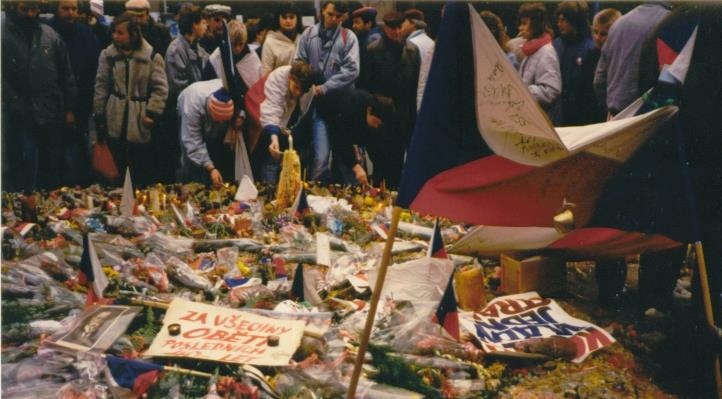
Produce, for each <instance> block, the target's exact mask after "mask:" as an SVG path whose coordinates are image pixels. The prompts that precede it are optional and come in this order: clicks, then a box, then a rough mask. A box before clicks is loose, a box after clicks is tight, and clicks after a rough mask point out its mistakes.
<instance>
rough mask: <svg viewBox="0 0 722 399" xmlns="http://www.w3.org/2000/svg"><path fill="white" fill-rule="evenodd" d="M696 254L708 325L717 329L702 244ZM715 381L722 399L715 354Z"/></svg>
mask: <svg viewBox="0 0 722 399" xmlns="http://www.w3.org/2000/svg"><path fill="white" fill-rule="evenodd" d="M694 249H695V254H696V255H697V256H696V257H697V269H698V272H699V282H700V286H701V287H702V299H703V302H704V313H705V316H707V323H708V324H709V325H710V326H712V327H716V324H715V323H714V312H712V298H711V296H710V292H709V281H708V279H707V265H706V262H705V260H704V249H703V248H702V242H701V241H697V242H695V243H694ZM714 381H715V385H716V387H717V397H718V398H720V399H722V372H720V361H719V354H715V358H714Z"/></svg>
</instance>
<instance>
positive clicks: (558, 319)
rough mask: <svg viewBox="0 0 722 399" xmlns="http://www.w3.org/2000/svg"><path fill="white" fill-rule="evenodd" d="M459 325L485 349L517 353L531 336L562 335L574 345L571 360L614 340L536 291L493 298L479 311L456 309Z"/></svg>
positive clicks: (580, 359)
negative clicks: (521, 344)
mask: <svg viewBox="0 0 722 399" xmlns="http://www.w3.org/2000/svg"><path fill="white" fill-rule="evenodd" d="M459 322H460V323H461V326H462V328H464V329H465V330H467V331H469V332H471V333H472V334H474V336H476V338H478V339H479V341H480V342H481V344H482V349H484V350H485V351H486V352H491V353H498V352H508V353H520V352H519V351H517V349H515V347H516V344H517V343H519V342H522V341H526V340H532V339H535V338H549V337H563V338H567V339H569V341H570V343H573V344H574V346H575V347H576V354H575V356H574V359H573V361H574V362H575V363H579V362H581V361H583V360H584V359H585V358H586V357H587V356H588V355H589V354H590V353H592V352H594V351H596V350H598V349H601V348H603V347H605V346H608V345H611V344H612V343H614V338H613V337H612V336H611V335H609V333H607V332H606V331H605V330H604V329H602V328H599V327H597V326H595V325H594V324H592V323H589V322H587V321H584V320H579V319H575V318H574V317H571V316H569V314H567V313H566V312H565V311H564V310H563V309H562V308H561V307H559V305H558V304H557V303H556V302H554V301H553V300H551V299H545V298H541V297H540V296H539V294H537V293H536V292H526V293H523V294H516V295H507V296H502V297H498V298H495V299H494V300H493V301H491V302H489V304H488V305H486V306H485V307H484V308H483V309H482V310H481V311H479V312H460V313H459Z"/></svg>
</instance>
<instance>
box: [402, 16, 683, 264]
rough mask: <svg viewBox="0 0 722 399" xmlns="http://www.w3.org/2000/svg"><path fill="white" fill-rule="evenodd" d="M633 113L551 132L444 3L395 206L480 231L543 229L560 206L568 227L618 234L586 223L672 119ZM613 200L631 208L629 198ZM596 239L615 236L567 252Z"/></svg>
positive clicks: (484, 43) (509, 72) (471, 21)
mask: <svg viewBox="0 0 722 399" xmlns="http://www.w3.org/2000/svg"><path fill="white" fill-rule="evenodd" d="M469 54H472V57H469ZM469 82H474V84H473V85H472V84H469ZM643 105H645V102H644V101H643V100H642V99H640V100H638V101H637V102H635V103H634V104H633V105H631V106H630V108H628V109H627V110H625V111H624V112H623V113H621V114H620V115H619V116H618V117H617V118H615V119H614V120H612V121H609V122H605V123H599V124H594V125H588V126H573V127H562V128H554V127H552V125H551V124H550V123H549V121H548V119H547V117H546V115H545V114H544V113H543V111H542V110H541V109H540V108H539V107H538V105H537V104H536V102H535V101H534V100H533V98H532V97H531V95H530V93H529V91H528V89H527V88H526V85H525V84H524V83H523V82H522V81H521V79H520V78H519V76H518V74H517V73H516V72H515V70H514V69H513V67H512V66H511V64H510V63H509V61H508V60H507V59H506V56H505V54H504V53H503V51H502V50H501V49H500V48H499V46H498V44H496V41H495V39H494V38H493V36H492V35H491V33H490V32H489V31H488V28H486V26H485V25H484V23H483V21H482V20H481V18H480V17H479V15H478V13H476V12H475V11H473V8H471V7H470V6H469V5H466V4H458V3H449V4H448V5H447V6H446V8H445V13H444V17H443V20H442V24H441V29H440V32H439V37H438V40H437V45H436V51H435V53H434V59H433V62H432V66H431V71H430V73H429V78H428V82H427V86H426V92H425V95H424V97H423V100H422V105H421V109H420V112H419V116H418V120H417V123H416V127H415V130H414V134H413V136H412V139H411V143H410V145H409V150H408V154H407V160H406V165H405V167H404V172H403V176H402V180H401V187H400V190H399V196H398V200H397V205H399V206H401V207H405V208H410V209H413V210H415V211H418V212H420V213H422V214H433V215H437V216H442V217H445V218H448V219H452V220H457V221H463V222H467V223H474V224H478V225H484V226H504V227H519V228H527V227H532V226H533V227H539V228H552V227H553V219H554V216H555V215H556V214H557V213H558V212H559V211H560V209H561V208H562V206H563V204H565V203H567V202H569V203H574V204H575V208H574V217H575V227H583V226H586V225H596V226H608V227H618V226H617V225H615V224H604V223H601V224H600V223H592V224H590V222H591V221H592V220H593V217H594V216H595V208H596V206H597V200H598V198H599V197H600V195H602V193H603V192H605V191H608V190H607V189H606V188H605V184H607V183H608V182H609V181H610V180H612V179H613V178H615V177H616V175H618V174H619V171H620V168H621V167H622V165H623V164H624V163H625V162H627V161H629V160H630V159H631V158H633V157H636V156H637V154H638V153H639V152H640V151H639V150H640V148H641V147H644V146H645V143H646V142H647V141H648V140H649V138H650V137H652V135H653V134H654V133H655V132H656V131H658V130H659V129H660V128H661V127H662V126H664V124H665V123H666V122H667V121H668V120H669V119H670V118H671V117H672V116H673V115H674V114H675V113H676V111H677V108H676V107H674V106H671V105H670V106H661V107H659V108H656V109H654V110H651V111H649V112H646V113H640V110H644V108H642V106H643ZM429 111H432V112H429ZM616 195H617V196H622V197H623V198H625V199H626V201H628V202H634V201H636V200H637V198H636V197H635V193H633V192H629V191H624V192H617V193H616ZM451 204H453V205H451ZM450 205H451V206H450ZM602 222H604V221H603V220H602ZM625 227H626V226H625ZM624 230H628V231H645V232H646V231H648V229H627V228H624ZM600 232H601V233H605V234H607V236H609V235H611V233H624V231H620V230H608V229H596V230H589V231H587V230H586V229H578V230H575V231H573V232H572V233H571V234H572V235H573V239H569V240H567V243H581V242H585V241H588V240H589V239H590V236H589V235H591V237H592V238H593V237H594V236H595V235H596V234H598V233H600ZM617 238H620V237H619V236H617ZM628 239H629V238H627V237H625V240H628ZM630 241H634V240H630ZM638 243H639V244H643V245H642V247H640V248H632V250H633V252H632V253H634V252H636V251H640V250H645V249H658V248H656V247H654V245H651V246H650V244H654V240H651V241H650V240H638ZM574 245H576V244H574Z"/></svg>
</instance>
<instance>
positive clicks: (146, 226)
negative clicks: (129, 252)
mask: <svg viewBox="0 0 722 399" xmlns="http://www.w3.org/2000/svg"><path fill="white" fill-rule="evenodd" d="M106 221H107V226H108V231H113V232H116V233H118V234H120V235H123V236H127V237H132V236H137V235H142V234H150V233H154V232H155V231H156V230H157V226H156V225H155V224H154V223H153V221H152V220H151V219H150V218H147V217H145V216H131V217H127V216H108V217H107V218H106Z"/></svg>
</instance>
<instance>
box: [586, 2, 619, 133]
mask: <svg viewBox="0 0 722 399" xmlns="http://www.w3.org/2000/svg"><path fill="white" fill-rule="evenodd" d="M621 16H622V13H620V12H619V11H618V10H616V9H614V8H606V9H604V10H602V11H599V12H598V13H597V15H595V16H594V22H593V23H592V39H593V40H594V48H593V49H592V50H590V51H589V52H588V53H587V55H586V56H585V57H584V58H583V59H582V68H581V73H580V74H579V84H578V85H577V94H576V95H575V97H576V101H578V102H579V104H580V105H581V106H580V107H579V111H580V114H579V115H578V121H579V122H578V123H579V124H580V125H589V124H592V123H600V122H604V121H605V120H607V108H606V104H602V103H600V102H599V100H598V99H597V96H596V94H594V71H595V70H596V69H597V63H599V57H600V56H601V55H602V46H603V45H604V43H605V42H606V41H607V34H608V33H609V29H610V28H611V27H612V24H613V23H614V21H616V20H617V18H619V17H621Z"/></svg>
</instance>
